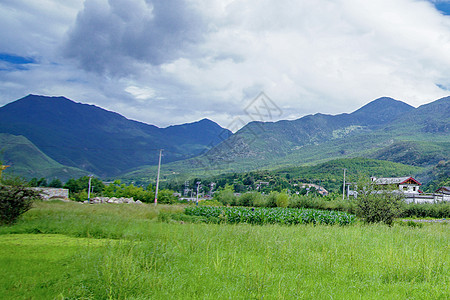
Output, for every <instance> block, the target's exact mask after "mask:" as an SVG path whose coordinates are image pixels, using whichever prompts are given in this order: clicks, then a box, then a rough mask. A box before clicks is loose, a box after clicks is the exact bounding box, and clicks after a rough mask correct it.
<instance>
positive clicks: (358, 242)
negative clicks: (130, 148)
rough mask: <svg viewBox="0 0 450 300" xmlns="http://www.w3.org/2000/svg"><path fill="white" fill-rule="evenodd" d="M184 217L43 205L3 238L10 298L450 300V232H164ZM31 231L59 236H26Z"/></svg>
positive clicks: (360, 228) (201, 228)
mask: <svg viewBox="0 0 450 300" xmlns="http://www.w3.org/2000/svg"><path fill="white" fill-rule="evenodd" d="M182 210H183V207H181V206H175V207H171V206H158V207H157V208H154V207H153V206H152V205H142V206H133V205H127V204H124V205H81V204H73V203H38V204H37V207H36V208H34V209H32V210H31V211H29V212H28V213H26V214H25V215H24V217H23V218H22V219H21V220H20V221H19V222H18V223H17V224H16V225H13V226H10V227H1V228H0V234H1V235H0V251H1V253H2V256H1V260H0V263H1V264H0V271H1V274H2V276H0V281H1V284H0V286H1V288H0V298H5V299H6V298H8V299H10V298H26V299H44V298H45V299H48V298H60V299H63V298H77V299H105V298H110V299H224V298H225V299H227V298H228V299H261V298H266V299H356V298H358V299H360V298H362V299H448V297H449V290H448V286H449V284H450V282H449V277H450V276H449V275H450V270H449V266H450V258H449V255H448V253H449V250H450V249H449V244H450V243H449V242H450V241H449V239H450V235H449V231H448V230H449V228H448V226H446V225H442V224H425V225H424V226H423V227H422V228H415V227H409V226H400V225H394V226H393V227H388V226H384V225H373V226H366V225H361V224H358V225H353V226H344V227H341V226H321V225H317V226H312V225H298V226H280V225H266V226H252V225H248V224H238V225H229V224H220V225H217V224H191V223H183V222H175V221H173V222H172V223H160V222H158V221H157V216H158V214H159V213H160V212H181V211H182ZM30 231H31V232H33V231H35V232H45V233H54V234H51V235H49V234H35V235H33V234H17V233H27V232H30ZM11 233H16V234H11ZM87 237H91V238H87ZM92 237H95V238H96V239H94V238H92ZM111 239H113V240H111Z"/></svg>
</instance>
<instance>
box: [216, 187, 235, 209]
mask: <svg viewBox="0 0 450 300" xmlns="http://www.w3.org/2000/svg"><path fill="white" fill-rule="evenodd" d="M214 198H216V199H217V200H218V201H219V202H221V203H222V204H223V205H231V204H234V202H235V200H236V199H235V198H236V197H235V196H234V189H233V187H232V186H231V185H229V184H226V185H225V187H224V188H223V189H222V190H221V191H219V192H216V193H215V194H214Z"/></svg>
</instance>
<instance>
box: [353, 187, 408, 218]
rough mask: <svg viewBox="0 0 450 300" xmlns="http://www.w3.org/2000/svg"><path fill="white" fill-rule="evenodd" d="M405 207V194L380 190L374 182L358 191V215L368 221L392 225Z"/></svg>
mask: <svg viewBox="0 0 450 300" xmlns="http://www.w3.org/2000/svg"><path fill="white" fill-rule="evenodd" d="M403 209H404V195H403V194H402V193H399V192H396V191H394V190H378V189H377V186H375V185H373V184H368V185H365V186H364V188H363V189H361V190H360V191H358V198H357V199H356V215H357V216H358V217H362V218H364V221H365V222H366V223H385V224H388V225H392V223H393V221H394V219H395V218H396V217H399V216H400V215H401V213H402V212H403Z"/></svg>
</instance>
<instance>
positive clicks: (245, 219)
mask: <svg viewBox="0 0 450 300" xmlns="http://www.w3.org/2000/svg"><path fill="white" fill-rule="evenodd" d="M185 214H187V215H192V216H202V217H206V218H208V219H209V220H211V219H213V220H214V219H215V220H217V221H218V222H224V223H229V224H237V223H248V224H254V225H264V224H286V225H296V224H311V223H312V224H324V225H335V224H338V225H348V224H353V223H354V222H355V219H356V217H355V216H354V215H351V214H347V213H344V212H338V211H322V210H316V209H296V208H281V207H277V208H248V207H206V206H193V207H187V208H186V209H185Z"/></svg>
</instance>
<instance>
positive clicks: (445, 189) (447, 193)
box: [435, 186, 450, 195]
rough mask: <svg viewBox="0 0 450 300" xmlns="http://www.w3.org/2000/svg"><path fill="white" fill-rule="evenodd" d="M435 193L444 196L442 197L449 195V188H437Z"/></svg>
mask: <svg viewBox="0 0 450 300" xmlns="http://www.w3.org/2000/svg"><path fill="white" fill-rule="evenodd" d="M435 193H438V194H444V195H450V186H443V187H441V188H438V189H437V190H436V191H435Z"/></svg>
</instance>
